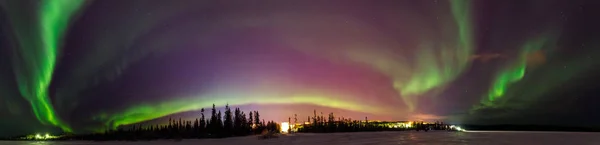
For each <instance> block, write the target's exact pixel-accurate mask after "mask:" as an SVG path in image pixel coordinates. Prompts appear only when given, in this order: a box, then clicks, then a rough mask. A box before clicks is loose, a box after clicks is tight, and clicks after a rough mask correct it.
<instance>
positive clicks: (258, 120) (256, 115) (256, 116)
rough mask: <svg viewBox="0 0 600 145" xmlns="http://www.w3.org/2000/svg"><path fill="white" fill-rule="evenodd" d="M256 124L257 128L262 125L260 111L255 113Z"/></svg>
mask: <svg viewBox="0 0 600 145" xmlns="http://www.w3.org/2000/svg"><path fill="white" fill-rule="evenodd" d="M254 124H256V125H257V126H258V125H260V124H261V123H260V114H258V111H254Z"/></svg>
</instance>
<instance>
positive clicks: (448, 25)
mask: <svg viewBox="0 0 600 145" xmlns="http://www.w3.org/2000/svg"><path fill="white" fill-rule="evenodd" d="M0 6H1V7H0V20H1V21H0V22H1V23H0V27H2V29H0V68H1V69H0V117H1V118H2V119H3V122H2V123H0V128H2V129H3V130H4V128H6V129H10V130H17V131H12V132H4V131H0V133H2V134H0V135H4V134H7V135H12V134H21V133H28V132H35V131H40V130H43V131H54V132H58V131H65V132H76V133H77V132H94V131H98V130H105V129H107V128H115V127H118V126H120V125H130V124H135V123H142V122H146V121H157V120H160V119H161V118H164V117H167V116H176V117H186V118H193V117H197V116H198V115H199V113H198V111H199V110H200V109H201V108H208V107H211V106H212V104H213V103H214V104H216V105H217V106H224V105H225V104H229V105H231V106H235V107H240V108H241V109H242V110H246V111H248V110H259V111H261V112H267V113H268V114H267V113H264V117H266V118H267V119H273V120H284V119H287V117H289V116H293V113H298V116H299V118H302V119H303V118H305V116H307V115H310V114H311V113H312V110H313V109H318V110H319V111H323V112H335V113H336V115H340V116H347V117H352V118H364V117H365V116H369V118H373V119H381V120H387V119H394V120H406V119H411V120H412V119H417V120H418V119H443V120H447V121H449V122H455V123H472V124H486V123H492V124H493V123H504V124H510V123H532V122H542V123H547V124H569V123H574V122H573V121H575V120H576V122H578V123H580V125H584V126H585V125H588V126H589V125H593V123H592V122H594V121H600V117H599V116H598V115H595V114H593V113H590V110H597V109H600V108H598V107H597V106H596V105H594V104H593V102H597V101H598V99H597V98H595V97H594V96H595V95H596V94H598V92H597V91H596V92H594V91H593V90H595V88H598V87H597V85H596V86H594V85H595V83H594V81H590V80H594V79H597V77H596V76H597V75H596V74H598V72H600V70H598V69H596V68H595V67H598V66H599V65H600V60H598V58H599V57H600V52H599V51H600V48H598V47H599V45H600V44H599V42H597V40H598V39H599V38H600V35H599V34H600V33H597V32H600V31H598V28H597V24H599V23H598V22H596V21H594V20H595V19H596V16H594V15H593V13H594V12H595V11H598V10H596V9H594V7H595V6H598V2H595V1H592V0H543V1H542V0H488V1H479V0H422V1H418V0H382V1H368V0H356V1H343V0H332V1H286V2H284V1H271V0H266V1H231V3H225V2H219V1H199V0H180V1H165V0H149V1H148V0H128V1H119V0H96V1H78V0H1V1H0ZM190 114H192V115H190ZM261 114H263V113H261ZM194 115H196V116H194ZM561 118H569V120H565V119H561ZM577 119H580V120H577ZM582 119H586V120H585V121H581V120H582ZM548 120H554V121H548ZM586 123H587V124H586ZM24 124H27V126H25V125H24Z"/></svg>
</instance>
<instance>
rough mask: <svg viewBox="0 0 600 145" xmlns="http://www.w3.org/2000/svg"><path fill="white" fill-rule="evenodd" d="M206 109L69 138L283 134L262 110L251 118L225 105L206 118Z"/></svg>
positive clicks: (251, 115)
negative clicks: (193, 115)
mask: <svg viewBox="0 0 600 145" xmlns="http://www.w3.org/2000/svg"><path fill="white" fill-rule="evenodd" d="M204 111H205V110H204V109H200V118H196V119H195V120H182V119H181V118H179V119H172V118H169V122H168V124H163V125H158V124H157V125H146V126H144V125H133V126H132V127H129V128H127V129H126V128H124V127H119V128H118V129H117V130H106V131H105V132H103V133H95V134H88V135H79V136H71V137H65V138H62V139H76V140H154V139H191V138H224V137H233V136H246V135H253V134H260V133H263V132H266V131H268V132H279V125H278V124H277V123H275V122H274V121H268V122H265V120H264V119H263V120H261V118H260V113H259V112H258V111H250V113H249V114H248V116H247V115H246V113H245V112H243V111H240V109H239V108H235V109H234V110H232V109H231V108H230V107H229V105H226V106H225V112H223V113H221V110H218V111H217V109H216V108H215V105H214V104H213V107H212V110H211V117H210V118H206V117H205V115H204Z"/></svg>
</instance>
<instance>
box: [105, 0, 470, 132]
mask: <svg viewBox="0 0 600 145" xmlns="http://www.w3.org/2000/svg"><path fill="white" fill-rule="evenodd" d="M450 2H451V3H452V4H451V7H450V9H449V10H451V12H452V17H453V20H450V21H452V22H453V23H454V24H453V25H443V26H445V27H444V29H448V30H451V31H449V32H454V33H450V34H446V37H445V39H447V40H451V41H448V42H445V43H442V44H440V45H436V46H435V47H433V46H434V45H428V44H427V43H423V44H424V45H422V46H421V47H422V48H423V50H420V51H418V53H417V55H416V56H419V57H418V58H417V64H419V65H417V66H416V68H411V65H410V64H406V63H405V62H404V61H402V60H399V59H398V58H395V57H394V56H391V55H387V54H385V53H379V52H363V51H360V49H353V48H354V47H360V46H364V47H368V46H369V45H368V44H354V43H353V44H345V45H344V44H342V45H340V46H341V47H345V48H344V49H343V50H342V52H338V51H339V50H334V52H333V55H339V54H345V55H346V56H345V57H346V59H349V60H351V61H353V62H358V63H363V64H368V65H370V66H372V67H373V68H375V69H376V70H378V71H379V72H381V73H383V74H386V75H388V76H390V78H392V79H393V85H394V88H395V89H396V90H398V92H399V94H400V95H401V96H402V98H403V100H404V101H405V103H406V104H407V106H408V110H409V111H413V110H415V108H416V104H417V102H416V100H415V99H416V97H418V96H420V95H422V94H424V93H427V92H430V91H431V90H441V89H443V88H444V86H445V84H447V83H449V82H451V81H452V80H454V79H455V78H456V77H457V76H458V75H460V74H461V73H462V72H463V71H464V69H466V68H467V66H469V64H470V61H471V56H472V54H473V51H474V49H473V38H472V30H471V29H472V26H471V16H470V15H471V14H470V10H469V9H470V4H469V2H470V1H469V0H456V1H450ZM260 20H261V19H258V20H252V22H253V23H249V24H257V25H259V26H260V25H264V24H262V23H259V22H261V21H260ZM228 22H229V21H225V24H220V25H219V26H229V27H232V28H247V27H254V25H251V26H246V25H243V24H248V23H246V19H233V20H232V21H231V22H232V23H228ZM309 22H312V21H309ZM272 23H276V24H288V23H286V22H284V21H283V18H281V19H278V17H275V21H274V22H272ZM303 23H304V24H305V25H293V26H294V27H298V29H297V30H317V31H318V30H320V29H322V28H320V27H314V26H318V25H315V24H313V23H308V22H303ZM324 23H325V25H326V24H327V22H324ZM321 24H322V23H321ZM300 28H302V29H300ZM339 29H341V30H349V31H344V32H347V33H350V35H358V34H353V33H352V32H353V31H352V30H351V29H345V28H339ZM336 30H337V29H336ZM452 30H454V31H452ZM280 32H284V33H283V34H285V35H282V37H281V38H282V39H283V41H286V42H288V44H291V45H292V46H297V47H298V49H299V50H301V51H305V52H308V53H309V54H316V55H323V53H322V52H319V51H318V50H317V51H315V50H304V49H306V48H319V45H317V44H312V43H305V41H302V40H304V39H306V38H307V37H296V36H302V35H298V34H299V33H300V32H296V31H293V30H286V29H280ZM300 34H301V33H300ZM430 37H432V36H430ZM308 38H312V37H308ZM315 38H318V37H315ZM307 41H310V40H307ZM350 42H352V41H350ZM315 46H316V47H315ZM325 46H326V45H325ZM375 46H377V44H375ZM313 51H314V52H313ZM438 56H439V57H440V59H438ZM326 57H327V56H326ZM327 58H335V57H327ZM218 96H232V95H218ZM233 96H235V95H233ZM238 96H248V95H247V94H243V95H238ZM258 96H260V97H258ZM267 96H269V95H267ZM205 97H206V96H203V97H191V98H188V99H181V100H167V101H165V102H160V103H146V104H137V105H134V106H132V107H127V108H126V109H125V110H123V111H118V112H111V113H100V114H99V115H96V116H95V117H94V119H95V120H98V121H102V122H104V123H105V125H106V127H111V128H114V127H118V126H119V125H129V124H134V123H139V122H143V121H148V120H152V119H156V118H160V117H164V116H167V115H170V114H174V113H180V112H186V111H194V110H199V109H201V108H205V107H211V105H212V104H213V103H215V104H226V103H228V104H229V105H244V104H291V103H294V104H311V105H317V106H324V107H332V108H344V109H348V110H350V111H359V112H367V113H375V114H378V113H379V114H381V113H386V112H385V109H382V108H370V107H367V106H365V105H363V104H361V103H357V102H348V101H343V100H342V99H335V98H332V97H331V96H329V95H327V94H318V95H304V96H300V95H296V96H269V97H265V96H264V95H257V97H255V98H254V99H240V98H230V99H227V97H219V98H218V99H216V98H213V99H206V98H205ZM288 97H289V98H288ZM209 98H210V97H209ZM250 98H252V97H250ZM278 98H285V99H282V100H280V99H278ZM255 99H260V100H261V101H260V102H259V101H256V100H255ZM227 101H229V102H227ZM191 102H193V103H191ZM323 102H337V103H333V104H330V103H323ZM372 106H375V105H372Z"/></svg>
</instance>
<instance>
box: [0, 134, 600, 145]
mask: <svg viewBox="0 0 600 145" xmlns="http://www.w3.org/2000/svg"><path fill="white" fill-rule="evenodd" d="M257 138H258V137H257V136H247V137H234V138H225V139H200V140H197V139H189V140H182V141H177V142H176V141H172V140H162V141H138V142H115V141H110V142H81V141H77V142H75V141H63V142H32V141H0V145H108V144H120V145H154V144H169V145H188V144H189V145H262V144H265V145H337V144H340V145H386V144H394V145H395V144H411V145H413V144H414V145H418V144H427V145H431V144H433V145H435V144H444V145H452V144H461V145H462V144H473V145H496V144H502V145H510V144H518V145H538V144H539V145H566V144H572V145H600V133H577V132H500V131H498V132H493V131H485V132H484V131H482V132H443V131H442V132H414V131H410V132H408V131H407V132H359V133H328V134H305V133H303V134H293V135H283V136H280V137H279V138H276V139H268V140H258V139H257Z"/></svg>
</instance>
